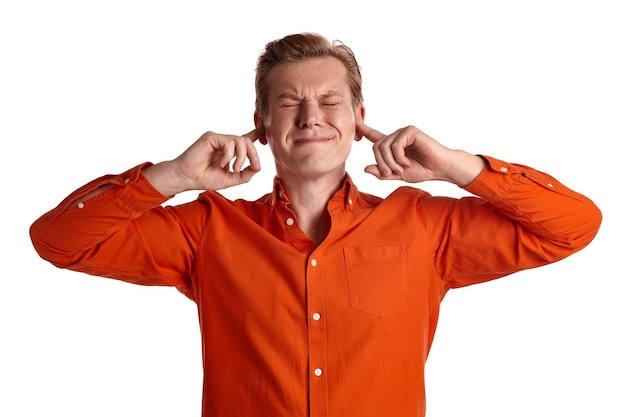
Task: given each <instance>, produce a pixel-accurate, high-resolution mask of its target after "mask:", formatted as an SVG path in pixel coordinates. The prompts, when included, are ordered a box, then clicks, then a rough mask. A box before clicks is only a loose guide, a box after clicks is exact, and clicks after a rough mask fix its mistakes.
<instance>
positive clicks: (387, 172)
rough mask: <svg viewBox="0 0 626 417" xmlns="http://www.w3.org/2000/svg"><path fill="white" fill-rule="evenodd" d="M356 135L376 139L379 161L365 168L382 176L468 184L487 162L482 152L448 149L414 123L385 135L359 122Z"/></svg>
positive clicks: (374, 149) (373, 173) (375, 146)
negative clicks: (470, 152) (472, 153)
mask: <svg viewBox="0 0 626 417" xmlns="http://www.w3.org/2000/svg"><path fill="white" fill-rule="evenodd" d="M357 135H361V136H363V137H365V138H367V139H369V140H370V141H371V142H372V143H374V146H373V151H374V157H375V159H376V164H375V165H369V166H367V167H365V172H368V173H370V174H372V175H374V176H375V177H376V178H378V179H381V180H403V181H406V182H410V183H416V182H423V181H429V180H443V181H448V182H452V183H455V184H457V185H459V186H465V185H467V184H469V183H470V182H472V181H473V180H474V178H476V176H478V174H479V173H480V171H481V170H482V169H483V168H484V166H485V163H484V161H483V159H482V158H480V157H479V156H476V155H471V154H469V153H467V152H464V151H456V150H452V149H449V148H447V147H445V146H443V145H441V144H440V143H439V142H437V141H436V140H434V139H433V138H431V137H430V136H428V135H427V134H426V133H424V132H422V131H421V130H419V129H418V128H416V127H414V126H407V127H404V128H402V129H398V130H396V131H395V132H394V133H392V134H391V135H385V134H383V133H381V132H379V131H378V130H376V129H372V128H371V127H369V126H366V125H365V124H360V125H358V126H357Z"/></svg>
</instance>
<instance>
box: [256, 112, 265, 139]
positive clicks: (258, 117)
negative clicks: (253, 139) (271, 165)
mask: <svg viewBox="0 0 626 417" xmlns="http://www.w3.org/2000/svg"><path fill="white" fill-rule="evenodd" d="M262 125H263V117H262V116H261V115H260V114H259V112H257V111H255V112H254V126H255V127H259V126H262ZM259 142H260V143H261V144H262V145H267V138H266V137H265V134H263V136H261V137H260V138H259Z"/></svg>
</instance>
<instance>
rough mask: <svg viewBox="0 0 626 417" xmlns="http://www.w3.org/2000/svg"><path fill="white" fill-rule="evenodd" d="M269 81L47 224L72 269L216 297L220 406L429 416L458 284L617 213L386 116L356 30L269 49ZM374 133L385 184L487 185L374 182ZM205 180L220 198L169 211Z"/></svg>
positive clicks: (204, 327) (203, 317) (206, 196)
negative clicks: (365, 150)
mask: <svg viewBox="0 0 626 417" xmlns="http://www.w3.org/2000/svg"><path fill="white" fill-rule="evenodd" d="M256 91H257V102H256V112H255V115H254V120H255V123H256V128H255V129H254V130H252V131H251V132H250V133H248V134H245V135H243V136H233V135H221V134H216V133H212V132H207V133H205V134H204V135H202V137H200V139H198V140H197V141H196V142H195V143H193V144H192V145H191V146H190V147H189V148H188V149H187V150H186V151H185V152H184V153H182V154H181V155H180V156H179V157H177V158H175V159H173V160H171V161H164V162H161V163H158V164H154V165H152V164H150V163H146V164H142V165H139V166H137V167H135V168H132V169H130V170H129V171H127V172H125V173H123V174H121V175H111V176H105V177H102V178H100V179H97V180H94V181H93V182H91V183H89V184H87V185H85V186H84V187H82V188H80V189H78V190H77V191H75V192H74V193H72V194H71V195H70V196H69V197H67V198H66V199H65V200H64V201H63V202H62V203H61V204H60V205H59V206H58V207H57V208H55V209H53V210H51V211H50V212H48V213H46V214H45V215H44V216H42V217H41V218H40V219H38V220H37V221H36V222H35V223H34V224H33V226H32V228H31V237H32V240H33V243H34V245H35V247H36V249H37V250H38V252H39V253H40V255H41V256H42V257H43V258H44V259H47V260H49V261H50V262H52V263H53V264H54V265H56V266H58V267H62V268H69V269H73V270H76V271H82V272H86V273H89V274H95V275H101V276H106V277H111V278H116V279H121V280H125V281H128V282H133V283H137V284H144V285H171V286H176V287H177V288H178V289H179V290H180V291H181V292H182V293H184V294H185V295H187V296H188V297H189V298H191V299H192V300H194V301H195V302H196V303H197V305H198V314H199V320H200V329H201V333H202V347H203V363H204V387H203V408H202V409H203V415H204V416H207V417H208V416H211V417H215V416H253V417H256V416H289V417H295V416H298V417H299V416H315V417H317V416H337V417H345V416H360V417H365V416H372V417H374V416H375V417H380V416H394V417H402V416H423V415H424V413H425V398H424V378H423V373H424V364H425V361H426V357H427V355H428V351H429V349H430V345H431V342H432V340H433V335H434V332H435V327H436V323H437V318H438V312H439V304H440V301H441V299H442V298H443V297H444V295H445V294H446V292H447V291H448V290H449V289H450V288H456V287H461V286H466V285H471V284H475V283H479V282H483V281H487V280H491V279H494V278H498V277H502V276H504V275H507V274H510V273H513V272H516V271H519V270H522V269H526V268H533V267H537V266H540V265H544V264H547V263H551V262H554V261H557V260H560V259H562V258H564V257H566V256H568V255H570V254H572V253H574V252H576V251H578V250H580V249H582V248H583V247H584V246H586V245H587V244H588V243H589V242H590V241H591V240H592V239H593V237H594V236H595V234H596V232H597V230H598V228H599V225H600V222H601V214H600V211H599V210H598V208H597V207H596V206H595V205H594V204H593V203H592V202H591V201H590V200H589V199H587V198H586V197H584V196H582V195H581V194H578V193H576V192H574V191H571V190H570V189H568V188H566V187H565V186H563V185H562V184H560V183H559V182H558V181H556V180H555V179H554V178H552V177H550V176H548V175H546V174H544V173H541V172H538V171H536V170H534V169H532V168H528V167H525V166H520V165H513V164H510V163H506V162H503V161H500V160H497V159H494V158H491V157H486V156H477V155H472V154H469V153H467V152H464V151H459V150H452V149H449V148H447V147H445V146H443V145H441V144H439V143H438V142H436V141H435V140H434V139H432V138H430V137H429V136H428V135H426V134H425V133H423V132H421V131H420V130H418V129H417V128H415V127H412V126H409V127H406V128H403V129H399V130H398V131H396V132H395V133H393V134H391V135H388V136H387V135H384V134H382V133H380V132H378V131H376V130H375V129H372V128H370V127H368V126H366V125H365V124H364V114H365V111H364V106H363V103H362V95H361V76H360V72H359V67H358V65H357V62H356V60H355V59H354V56H353V55H352V52H351V51H350V50H349V49H348V48H347V47H345V46H343V45H341V44H330V43H328V41H327V40H326V39H324V38H322V37H320V36H318V35H314V34H297V35H290V36H287V37H285V38H283V39H279V40H277V41H274V42H271V43H269V44H268V45H267V46H266V50H265V51H264V53H263V54H262V55H261V56H260V57H259V60H258V65H257V79H256ZM362 137H365V138H367V139H369V140H370V141H372V142H373V143H374V145H373V152H374V156H375V161H376V163H375V164H373V165H371V166H368V167H366V168H365V170H366V171H367V172H369V173H371V174H372V175H374V176H376V177H377V178H379V179H382V180H385V179H400V180H404V181H406V182H409V183H417V182H422V181H428V180H443V181H448V182H451V183H453V184H456V185H458V186H459V187H463V188H464V189H465V190H467V191H469V192H471V193H473V194H475V195H476V196H477V197H471V198H463V199H452V198H445V197H432V196H430V195H428V194H427V193H425V192H423V191H420V190H418V189H415V188H413V187H400V188H399V189H397V190H396V191H395V192H394V193H392V194H391V195H390V196H389V197H387V198H385V199H380V198H378V197H375V196H372V195H368V194H365V193H362V192H359V191H358V190H357V189H356V187H355V185H354V184H353V182H352V181H351V179H350V177H349V175H347V173H346V172H345V162H346V159H347V158H348V155H349V153H350V149H351V146H352V143H353V141H354V140H359V139H361V138H362ZM256 140H258V141H259V142H260V143H261V144H267V145H269V146H270V148H271V151H272V153H273V156H274V159H275V164H276V173H277V176H276V179H275V181H274V187H273V190H272V191H271V192H270V193H269V194H266V195H265V196H263V197H261V198H259V199H258V200H256V201H244V200H236V201H229V200H227V199H226V198H224V197H223V196H221V195H220V194H218V193H217V191H218V190H220V189H224V188H227V187H232V186H235V185H238V184H241V183H244V182H246V181H249V180H250V178H251V177H252V176H253V175H254V174H255V173H257V172H258V171H259V170H260V161H259V158H258V155H257V152H256V148H255V145H254V142H255V141H256ZM186 190H204V191H205V192H203V193H202V194H201V195H200V196H199V198H198V200H197V201H194V202H191V203H187V204H183V205H179V206H175V207H162V204H163V203H164V202H165V201H166V200H167V199H168V198H169V197H171V196H173V195H175V194H178V193H180V192H183V191H186Z"/></svg>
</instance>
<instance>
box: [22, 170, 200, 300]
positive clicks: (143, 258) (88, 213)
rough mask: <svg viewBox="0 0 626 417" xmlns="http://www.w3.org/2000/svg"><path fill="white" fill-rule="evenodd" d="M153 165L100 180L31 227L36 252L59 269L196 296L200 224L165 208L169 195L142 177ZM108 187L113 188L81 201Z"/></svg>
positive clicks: (88, 185)
mask: <svg viewBox="0 0 626 417" xmlns="http://www.w3.org/2000/svg"><path fill="white" fill-rule="evenodd" d="M149 165H151V164H150V163H145V164H142V165H138V166H136V167H134V168H132V169H130V170H128V171H127V172H124V173H122V174H121V175H107V176H103V177H101V178H98V179H96V180H94V181H92V182H90V183H88V184H86V185H85V186H83V187H81V188H79V189H78V190H76V191H74V192H73V193H72V194H70V195H69V196H68V197H67V198H66V199H65V200H63V201H62V202H61V203H60V204H59V205H58V206H57V207H56V208H54V209H52V210H51V211H49V212H47V213H46V214H44V215H43V216H41V217H40V218H39V219H37V220H36V221H35V222H34V223H33V224H32V226H31V228H30V235H31V240H32V242H33V245H34V247H35V250H36V251H37V253H38V254H39V255H40V256H41V257H42V258H43V259H45V260H47V261H49V262H50V263H52V264H53V265H55V266H57V267H59V268H67V269H71V270H75V271H79V272H84V273H88V274H91V275H97V276H103V277H109V278H115V279H120V280H123V281H127V282H131V283H134V284H141V285H167V286H176V287H177V288H178V289H179V290H180V291H181V292H183V293H184V294H185V295H187V296H188V297H190V298H193V297H192V294H191V287H190V280H189V275H190V271H191V269H192V264H193V258H194V256H195V255H194V254H195V244H196V242H197V239H198V234H199V230H200V226H199V225H196V226H197V227H193V226H192V224H193V221H188V222H184V221H181V218H180V217H181V216H180V215H179V214H177V213H176V212H175V210H173V209H172V208H168V207H162V206H161V205H162V204H163V203H164V202H165V201H167V200H168V199H169V197H167V196H164V195H162V194H160V193H159V192H158V191H157V190H156V189H155V188H154V187H152V185H151V184H150V183H149V181H148V180H147V179H146V178H145V177H144V176H143V174H142V173H141V169H142V168H144V167H146V166H149ZM106 185H109V186H112V187H111V188H110V189H108V190H106V191H104V192H103V193H101V194H99V195H97V196H95V197H93V198H90V199H88V200H86V201H84V200H83V199H84V197H85V196H87V195H88V194H89V193H91V192H93V191H95V190H97V189H99V188H100V187H103V186H106ZM181 211H183V212H184V211H185V208H182V209H181ZM165 236H167V238H165Z"/></svg>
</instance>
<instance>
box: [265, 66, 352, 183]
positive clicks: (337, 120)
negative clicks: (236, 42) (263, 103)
mask: <svg viewBox="0 0 626 417" xmlns="http://www.w3.org/2000/svg"><path fill="white" fill-rule="evenodd" d="M269 84H270V89H269V94H268V110H267V114H266V115H265V117H264V120H263V124H264V126H265V137H266V139H267V142H268V144H269V145H270V148H271V150H272V153H273V155H274V159H275V160H276V170H277V174H278V176H279V178H286V177H287V176H293V175H296V176H300V177H307V178H320V177H322V176H325V175H328V174H331V175H337V176H341V177H343V175H344V174H345V161H346V159H347V158H348V155H349V153H350V149H351V147H352V141H353V140H354V139H355V131H356V124H357V122H359V121H362V119H363V114H364V110H363V106H362V105H360V106H359V107H358V108H357V109H355V108H354V105H353V103H352V95H351V94H350V88H349V87H348V83H347V81H346V69H345V67H344V66H343V64H342V63H341V62H340V61H339V60H337V59H336V58H332V57H323V58H307V59H304V60H302V61H298V62H295V63H289V64H281V65H279V66H277V67H276V68H274V69H272V71H271V72H270V74H269Z"/></svg>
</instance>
